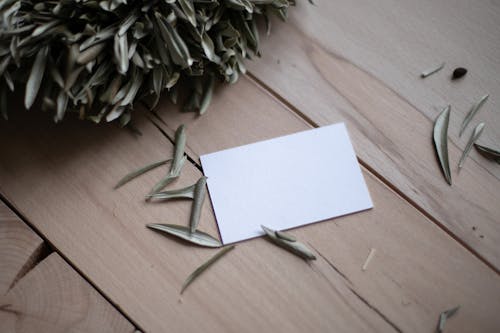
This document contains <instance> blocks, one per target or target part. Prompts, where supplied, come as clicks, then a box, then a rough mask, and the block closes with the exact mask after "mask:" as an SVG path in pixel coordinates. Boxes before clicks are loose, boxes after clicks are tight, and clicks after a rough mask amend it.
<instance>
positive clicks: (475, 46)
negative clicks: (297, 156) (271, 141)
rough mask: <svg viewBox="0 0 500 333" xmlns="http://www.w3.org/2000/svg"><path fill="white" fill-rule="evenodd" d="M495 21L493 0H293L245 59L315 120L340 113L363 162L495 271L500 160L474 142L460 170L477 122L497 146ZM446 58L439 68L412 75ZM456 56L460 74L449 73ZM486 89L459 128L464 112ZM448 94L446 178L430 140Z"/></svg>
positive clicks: (498, 43) (499, 17) (497, 9)
mask: <svg viewBox="0 0 500 333" xmlns="http://www.w3.org/2000/svg"><path fill="white" fill-rule="evenodd" d="M499 22H500V6H498V2H496V1H493V2H491V1H474V2H471V1H465V0H464V1H451V0H450V1H438V2H436V1H418V2H415V1H410V0H407V1H392V0H383V1H377V2H373V1H368V0H364V1H355V2H352V1H328V0H319V1H317V6H310V5H309V4H308V3H307V2H306V1H299V2H298V4H297V7H296V8H295V10H291V11H290V19H289V22H288V23H287V24H282V23H280V22H274V23H275V24H274V29H273V33H272V34H271V36H270V37H269V38H263V40H262V44H263V45H262V49H263V50H265V52H263V57H262V58H261V59H259V60H258V61H255V62H252V63H249V66H248V67H249V69H250V72H251V73H252V74H253V75H255V76H256V77H257V78H258V79H259V80H261V81H262V82H263V83H264V84H265V85H267V86H268V87H270V88H271V89H272V90H274V91H275V92H276V93H278V94H279V95H280V96H281V97H282V98H284V99H286V100H287V102H288V103H291V104H292V105H293V106H295V107H296V108H298V110H299V111H300V112H301V113H303V114H304V115H306V116H307V117H308V118H309V119H311V121H312V122H313V123H314V124H317V125H325V124H330V123H335V122H338V121H345V122H346V123H347V124H348V125H349V128H350V130H351V132H350V133H351V136H352V139H353V141H354V145H355V148H356V152H357V153H358V156H359V158H360V159H361V160H362V161H363V162H364V163H366V164H368V165H369V166H370V168H372V169H373V170H374V171H375V172H376V173H377V174H380V175H381V177H383V178H385V179H386V180H387V181H388V182H390V183H391V184H392V186H393V187H394V188H396V189H397V190H398V191H400V192H401V193H403V194H404V195H405V196H406V197H408V198H409V200H411V201H413V202H414V203H415V204H416V205H417V206H418V207H420V208H421V209H423V210H424V211H425V212H426V213H427V214H429V215H430V216H432V218H433V219H435V220H436V221H437V222H438V223H440V224H442V225H443V226H444V227H445V228H446V229H448V230H449V231H450V232H452V233H453V234H454V235H456V237H457V238H459V239H460V240H461V241H463V242H465V243H466V244H467V245H468V246H469V247H471V248H472V249H473V250H474V251H476V252H477V253H479V255H480V256H482V257H484V258H485V259H486V260H487V261H488V262H490V263H491V264H492V265H493V266H495V267H496V269H497V270H498V269H499V268H500V247H499V246H498V244H499V243H500V223H498V222H499V221H500V205H498V201H499V199H498V198H499V196H500V194H499V188H500V181H499V177H500V168H499V167H498V164H496V163H494V162H490V161H488V160H486V159H484V158H483V157H481V156H480V155H479V154H478V153H477V152H476V151H474V150H473V151H472V152H471V155H470V158H469V160H468V161H467V162H466V164H465V166H464V168H463V169H462V170H461V172H460V174H459V173H458V172H457V164H458V160H459V158H460V155H461V153H462V150H463V149H464V147H465V145H466V142H467V140H468V139H469V136H470V134H471V131H472V129H473V128H474V126H475V125H476V124H477V123H478V122H480V121H484V122H485V123H486V126H485V131H484V133H483V135H482V137H481V138H480V140H479V141H480V142H481V143H484V144H486V145H490V146H492V147H496V148H497V149H499V148H500V130H499V128H500V115H499V110H500V99H499V96H500V37H499V36H500V24H499ZM443 61H445V62H446V63H447V65H446V67H445V68H444V69H443V70H442V71H441V72H438V73H436V74H435V75H433V76H430V77H428V78H427V79H424V80H423V79H421V78H420V77H419V74H420V73H421V72H422V71H423V70H425V69H427V68H429V67H433V66H434V65H437V64H439V63H441V62H443ZM457 66H464V67H467V68H468V69H469V73H468V74H467V76H466V77H465V78H464V79H462V80H459V81H456V82H451V80H450V76H451V72H452V71H453V69H454V68H455V67H457ZM486 93H489V94H490V98H489V100H488V101H487V103H486V104H485V105H484V107H483V109H481V111H480V112H479V113H478V115H477V116H476V117H475V118H474V120H473V121H472V123H471V125H469V127H468V129H467V131H466V132H465V133H464V135H463V136H462V137H461V138H460V139H459V138H458V131H459V128H460V124H461V123H462V120H463V118H464V117H465V114H466V113H467V112H468V111H469V109H470V107H471V105H472V104H473V103H474V102H475V101H476V100H477V99H479V98H480V97H481V96H482V95H484V94H486ZM447 104H451V105H452V116H451V121H450V130H449V135H450V144H449V149H450V165H451V169H452V178H453V186H452V187H450V186H448V184H447V183H446V182H445V180H444V177H443V176H442V174H441V171H440V168H439V164H438V163H437V161H436V157H435V153H434V151H433V146H432V141H431V138H432V126H433V122H434V119H435V118H436V116H437V115H438V113H439V108H441V107H443V106H445V105H447ZM472 227H477V228H478V229H479V230H481V232H482V233H483V234H484V235H485V237H484V238H479V237H478V236H477V234H476V233H475V232H473V230H472Z"/></svg>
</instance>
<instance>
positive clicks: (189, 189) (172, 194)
mask: <svg viewBox="0 0 500 333" xmlns="http://www.w3.org/2000/svg"><path fill="white" fill-rule="evenodd" d="M195 187H196V184H193V185H189V186H186V187H183V188H180V189H176V190H170V191H163V192H158V193H154V194H149V195H148V196H147V198H151V199H159V200H170V199H193V198H194V188H195Z"/></svg>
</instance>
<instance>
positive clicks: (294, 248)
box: [261, 225, 316, 260]
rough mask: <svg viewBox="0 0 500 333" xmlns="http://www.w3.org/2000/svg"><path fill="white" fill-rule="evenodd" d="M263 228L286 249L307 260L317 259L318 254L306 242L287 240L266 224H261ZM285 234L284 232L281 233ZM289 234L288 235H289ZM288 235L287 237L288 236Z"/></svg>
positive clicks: (276, 242) (275, 241) (273, 240)
mask: <svg viewBox="0 0 500 333" xmlns="http://www.w3.org/2000/svg"><path fill="white" fill-rule="evenodd" d="M261 227H262V230H264V232H265V233H266V235H267V237H268V238H269V239H270V240H271V241H272V242H273V243H274V244H276V245H278V246H281V247H282V248H284V249H285V250H288V251H289V252H291V253H293V254H295V255H297V256H299V257H301V258H303V259H305V260H316V256H315V255H314V253H313V252H312V251H311V250H310V249H309V248H308V247H307V246H305V245H304V244H302V243H300V242H298V241H297V240H293V241H292V240H287V239H285V238H281V237H279V236H278V235H277V234H276V231H275V230H272V229H270V228H267V227H265V226H263V225H262V226H261ZM281 236H283V233H281ZM287 236H288V235H287ZM287 236H286V237H287Z"/></svg>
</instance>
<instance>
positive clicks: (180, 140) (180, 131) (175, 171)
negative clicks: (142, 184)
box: [149, 125, 187, 195]
mask: <svg viewBox="0 0 500 333" xmlns="http://www.w3.org/2000/svg"><path fill="white" fill-rule="evenodd" d="M185 147H186V130H185V126H184V125H180V126H179V127H178V128H177V130H176V131H175V147H174V158H173V162H172V165H171V167H170V172H169V173H168V174H167V175H166V176H165V177H164V178H163V179H161V180H160V181H159V182H158V183H157V184H156V185H155V186H154V187H153V189H152V190H151V192H150V193H149V194H150V195H151V194H155V193H157V192H159V191H161V190H162V189H163V188H164V187H165V186H167V185H168V184H169V183H171V182H172V181H173V180H174V179H176V178H178V177H179V175H180V173H181V170H182V167H183V166H184V163H185V162H186V159H187V157H186V156H184V149H185Z"/></svg>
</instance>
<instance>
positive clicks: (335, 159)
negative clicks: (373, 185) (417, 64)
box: [200, 123, 373, 244]
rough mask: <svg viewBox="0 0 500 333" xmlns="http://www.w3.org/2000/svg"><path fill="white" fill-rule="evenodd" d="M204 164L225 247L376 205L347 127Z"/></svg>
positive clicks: (264, 144)
mask: <svg viewBox="0 0 500 333" xmlns="http://www.w3.org/2000/svg"><path fill="white" fill-rule="evenodd" d="M200 159H201V163H202V166H203V171H204V173H205V176H207V177H208V179H207V185H208V190H209V193H210V198H211V200H212V205H213V208H214V211H215V216H216V219H217V223H218V225H219V231H220V234H221V238H222V242H223V243H224V244H228V243H234V242H237V241H241V240H244V239H248V238H252V237H257V236H260V235H262V234H263V231H262V229H261V227H260V226H261V225H265V226H267V227H269V228H272V229H276V230H284V229H290V228H294V227H297V226H301V225H304V224H309V223H313V222H318V221H322V220H326V219H330V218H333V217H337V216H341V215H345V214H350V213H354V212H358V211H362V210H366V209H369V208H372V207H373V204H372V201H371V198H370V194H369V193H368V189H367V187H366V184H365V181H364V178H363V175H362V173H361V170H360V168H359V164H358V161H357V159H356V155H355V153H354V149H353V147H352V144H351V142H350V140H349V135H348V133H347V129H346V127H345V125H344V124H343V123H339V124H334V125H330V126H325V127H321V128H317V129H312V130H307V131H304V132H299V133H295V134H291V135H286V136H283V137H279V138H275V139H271V140H266V141H261V142H257V143H253V144H249V145H244V146H241V147H236V148H231V149H226V150H222V151H219V152H215V153H211V154H207V155H203V156H201V157H200Z"/></svg>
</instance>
